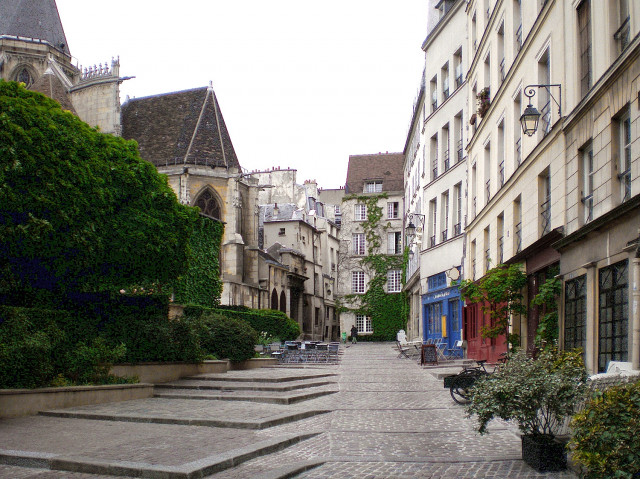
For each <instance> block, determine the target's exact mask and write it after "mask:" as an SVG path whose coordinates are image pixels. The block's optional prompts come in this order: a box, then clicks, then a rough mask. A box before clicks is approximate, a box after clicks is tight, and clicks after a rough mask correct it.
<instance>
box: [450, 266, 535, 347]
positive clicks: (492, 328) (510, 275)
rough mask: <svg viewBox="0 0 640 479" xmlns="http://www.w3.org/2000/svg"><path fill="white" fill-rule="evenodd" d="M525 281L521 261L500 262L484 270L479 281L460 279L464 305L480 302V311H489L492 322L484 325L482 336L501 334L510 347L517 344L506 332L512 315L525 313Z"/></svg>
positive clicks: (495, 336)
mask: <svg viewBox="0 0 640 479" xmlns="http://www.w3.org/2000/svg"><path fill="white" fill-rule="evenodd" d="M526 284H527V275H526V274H525V273H524V271H523V267H522V265H521V264H512V265H509V266H507V265H504V264H500V265H498V266H496V267H495V268H491V269H490V270H489V271H487V274H485V275H484V276H483V277H482V279H480V280H479V281H472V280H463V281H462V282H461V285H460V295H461V297H462V299H464V300H465V301H466V302H467V304H480V306H481V308H482V312H483V314H488V315H489V317H490V319H491V323H490V325H489V326H483V327H482V330H481V334H482V337H483V338H493V339H495V338H497V337H498V336H500V335H502V334H504V335H505V336H506V338H507V342H508V343H509V345H510V346H511V348H515V347H517V346H518V345H519V343H520V338H519V336H518V335H516V334H509V329H510V325H511V318H512V316H513V315H522V316H525V315H526V314H527V307H526V304H525V303H524V296H523V294H522V290H523V288H524V287H525V286H526Z"/></svg>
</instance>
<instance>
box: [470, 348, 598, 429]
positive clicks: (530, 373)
mask: <svg viewBox="0 0 640 479" xmlns="http://www.w3.org/2000/svg"><path fill="white" fill-rule="evenodd" d="M586 381H587V372H586V370H585V368H584V365H583V362H582V353H581V352H580V351H579V350H578V351H571V352H567V351H557V350H556V349H549V350H543V351H541V352H540V353H539V355H538V357H537V358H536V359H533V358H528V357H527V355H526V352H525V351H519V352H518V353H516V354H514V355H513V356H511V358H510V359H509V361H508V362H507V363H506V364H505V365H504V366H503V367H502V368H501V369H500V370H498V371H496V372H495V373H494V374H492V375H488V376H486V377H483V378H481V379H480V380H478V381H477V382H476V383H475V385H474V387H473V388H472V389H471V403H470V404H469V405H468V406H467V413H468V415H469V416H471V415H473V414H475V415H477V416H478V432H480V434H484V433H485V432H487V424H488V423H489V421H491V420H492V419H493V418H496V417H498V418H501V419H504V420H505V421H515V422H516V423H517V424H518V427H519V429H520V431H522V433H523V434H534V435H541V434H544V435H548V436H551V437H553V435H554V432H555V430H556V429H557V427H558V426H559V425H560V424H561V422H562V421H563V420H564V418H565V417H567V416H571V415H572V414H573V413H574V411H575V408H576V406H577V404H578V402H579V401H580V400H581V399H582V397H583V394H584V391H585V388H586Z"/></svg>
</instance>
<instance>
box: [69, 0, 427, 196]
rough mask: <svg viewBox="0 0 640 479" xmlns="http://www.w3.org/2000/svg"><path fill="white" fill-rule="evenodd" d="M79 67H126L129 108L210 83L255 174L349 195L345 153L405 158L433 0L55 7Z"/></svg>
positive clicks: (142, 1) (115, 1)
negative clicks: (293, 178)
mask: <svg viewBox="0 0 640 479" xmlns="http://www.w3.org/2000/svg"><path fill="white" fill-rule="evenodd" d="M57 4H58V10H59V12H60V17H61V19H62V23H63V26H64V29H65V34H66V36H67V42H68V44H69V48H70V50H71V54H72V55H73V56H74V57H75V58H76V59H77V62H78V63H79V64H80V65H82V66H89V65H93V64H94V63H95V64H98V63H101V62H102V63H104V62H105V61H109V62H110V61H111V57H114V56H119V57H120V74H121V76H135V77H136V78H135V79H131V80H128V81H125V82H124V83H123V84H122V85H121V90H120V93H121V99H122V101H123V102H124V101H125V98H126V96H127V95H129V96H131V97H138V98H139V97H143V96H149V95H155V94H158V93H168V92H172V91H179V90H186V89H190V88H197V87H202V86H207V85H208V84H209V81H211V82H213V87H214V90H215V92H216V95H217V98H218V101H219V103H220V107H221V109H222V114H223V116H224V118H225V121H226V124H227V128H228V129H229V133H230V135H231V140H232V141H233V145H234V147H235V150H236V153H237V155H238V159H239V160H240V164H241V165H242V166H243V168H245V169H247V170H254V169H260V170H264V169H269V168H271V167H274V166H275V167H278V166H280V167H282V168H285V167H291V168H296V169H297V170H298V183H302V182H303V181H304V180H305V179H316V180H317V181H318V185H319V186H321V187H323V188H337V187H339V186H343V185H344V183H345V178H346V171H347V162H348V159H349V155H352V154H367V153H378V152H386V151H389V152H396V151H402V149H403V148H404V143H405V140H406V134H407V129H408V125H409V122H410V119H411V118H410V117H411V112H412V106H413V101H414V99H415V97H416V95H417V91H418V87H419V82H420V77H421V74H422V68H423V62H424V54H423V52H422V50H421V49H420V46H421V44H422V41H423V40H424V38H425V36H426V33H427V32H426V25H427V10H428V8H427V0H325V1H323V2H310V1H307V0H183V1H181V2H176V1H175V0H172V1H167V0H126V1H125V0H110V1H109V2H96V1H87V0H57Z"/></svg>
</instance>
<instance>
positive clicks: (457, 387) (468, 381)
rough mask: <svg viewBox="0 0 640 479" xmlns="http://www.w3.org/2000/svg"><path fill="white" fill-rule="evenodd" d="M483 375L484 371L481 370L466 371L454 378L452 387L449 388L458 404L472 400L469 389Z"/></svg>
mask: <svg viewBox="0 0 640 479" xmlns="http://www.w3.org/2000/svg"><path fill="white" fill-rule="evenodd" d="M481 375H484V373H481V372H479V371H468V372H467V371H464V372H462V373H460V374H458V375H457V376H456V377H455V378H453V380H452V381H451V387H450V388H449V392H450V393H451V397H452V398H453V400H454V401H455V402H457V403H458V404H468V403H469V401H470V399H469V390H470V389H471V387H472V386H473V384H474V383H475V382H476V380H477V379H478V378H479V377H480V376H481Z"/></svg>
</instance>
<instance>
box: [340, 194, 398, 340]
mask: <svg viewBox="0 0 640 479" xmlns="http://www.w3.org/2000/svg"><path fill="white" fill-rule="evenodd" d="M386 198H388V196H387V194H386V193H382V194H379V195H349V196H346V197H345V198H344V200H343V201H348V200H357V201H358V202H359V203H362V204H365V205H366V211H367V217H366V219H365V220H364V221H362V222H360V223H359V225H360V226H361V227H362V228H363V230H364V235H365V239H366V245H367V255H366V256H364V257H362V259H360V260H359V262H360V265H361V266H362V268H363V269H365V270H367V272H368V273H369V284H368V287H367V291H366V292H365V293H364V294H350V295H346V296H345V297H344V301H343V302H341V303H340V305H339V310H340V311H349V312H352V313H354V314H362V315H365V316H368V317H370V318H371V326H372V328H373V334H372V335H371V339H373V340H379V341H391V340H393V339H395V337H396V333H397V332H398V331H399V330H400V329H406V325H407V317H408V302H407V294H406V293H405V292H404V291H401V292H399V293H388V292H386V291H385V285H386V284H387V273H388V272H389V271H391V270H401V271H402V279H401V283H402V285H403V286H404V284H405V282H406V265H407V260H408V253H407V250H406V249H405V251H404V252H403V255H402V256H397V255H388V254H382V253H381V252H380V249H381V248H382V237H381V236H380V232H381V231H382V232H386V231H387V230H388V228H389V226H390V225H389V224H387V225H381V224H380V222H381V220H382V218H383V209H382V207H380V206H379V205H378V202H379V200H381V199H386Z"/></svg>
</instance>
